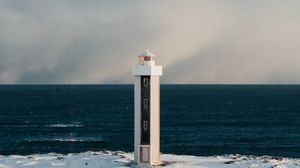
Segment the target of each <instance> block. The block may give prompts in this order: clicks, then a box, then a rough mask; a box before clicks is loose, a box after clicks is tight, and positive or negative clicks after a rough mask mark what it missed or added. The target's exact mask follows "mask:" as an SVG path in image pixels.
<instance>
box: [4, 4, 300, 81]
mask: <svg viewBox="0 0 300 168" xmlns="http://www.w3.org/2000/svg"><path fill="white" fill-rule="evenodd" d="M299 5H300V4H299V2H298V1H293V0H288V1H277V0H274V1H273V0H272V1H271V0H267V1H263V2H262V1H237V0H231V1H226V2H224V1H221V0H219V1H217V0H216V1H196V0H189V1H179V0H178V1H176V0H175V1H174V0H173V1H170V0H169V1H130V2H128V1H127V2H125V1H118V2H112V1H96V0H87V1H79V0H72V1H71V0H63V1H58V0H53V1H46V0H28V1H17V0H4V1H1V2H0V23H1V25H0V83H44V84H45V83H49V84H51V83H130V82H131V80H132V77H131V73H130V71H131V66H132V64H134V63H136V61H137V60H136V55H137V54H139V53H140V52H141V51H142V50H144V49H146V48H150V49H152V51H153V52H154V53H155V54H157V55H158V57H157V63H158V64H162V65H163V66H164V77H163V78H162V81H163V82H164V83H299V82H300V78H299V75H298V74H300V66H298V65H297V62H299V61H300V56H299V54H300V50H299V49H298V46H299V44H300V40H299V39H300V32H299V31H298V30H299V28H300V22H298V20H299V19H300V12H299V11H300V10H299Z"/></svg>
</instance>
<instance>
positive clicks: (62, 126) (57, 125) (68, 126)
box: [46, 122, 84, 128]
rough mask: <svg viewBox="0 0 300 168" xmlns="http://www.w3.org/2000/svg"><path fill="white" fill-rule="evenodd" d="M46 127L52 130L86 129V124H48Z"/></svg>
mask: <svg viewBox="0 0 300 168" xmlns="http://www.w3.org/2000/svg"><path fill="white" fill-rule="evenodd" d="M46 127H51V128H73V127H84V124H82V123H80V122H74V123H70V124H61V123H58V124H48V125H46Z"/></svg>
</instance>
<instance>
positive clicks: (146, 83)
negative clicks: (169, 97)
mask: <svg viewBox="0 0 300 168" xmlns="http://www.w3.org/2000/svg"><path fill="white" fill-rule="evenodd" d="M141 144H143V145H148V144H150V76H141Z"/></svg>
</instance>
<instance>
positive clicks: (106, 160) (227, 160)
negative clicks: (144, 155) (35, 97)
mask: <svg viewBox="0 0 300 168" xmlns="http://www.w3.org/2000/svg"><path fill="white" fill-rule="evenodd" d="M132 160H133V153H124V152H111V151H103V152H84V153H78V154H74V153H73V154H67V155H62V154H57V153H49V154H41V155H37V154H36V155H28V156H20V155H10V156H0V168H19V167H30V168H50V167H51V168H53V167H54V168H114V167H119V168H122V167H123V168H124V167H137V166H136V165H135V164H134V163H133V161H132ZM161 160H162V162H163V165H161V166H156V167H165V168H185V167H186V168H223V167H224V168H237V167H239V168H255V167H261V168H287V167H291V168H295V167H297V168H300V159H289V158H281V157H270V156H260V157H256V156H243V155H225V156H211V157H197V156H184V155H170V154H162V155H161Z"/></svg>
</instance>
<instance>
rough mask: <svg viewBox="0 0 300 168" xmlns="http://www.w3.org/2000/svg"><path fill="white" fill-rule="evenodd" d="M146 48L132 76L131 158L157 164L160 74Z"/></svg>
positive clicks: (158, 158)
mask: <svg viewBox="0 0 300 168" xmlns="http://www.w3.org/2000/svg"><path fill="white" fill-rule="evenodd" d="M154 57H155V55H154V54H152V53H150V51H149V50H146V51H145V52H143V53H141V54H140V55H139V56H138V60H139V62H138V63H137V64H136V65H135V66H133V69H132V74H133V76H134V161H135V162H137V163H138V165H140V166H151V165H158V164H160V76H162V66H157V65H155V60H154Z"/></svg>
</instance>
